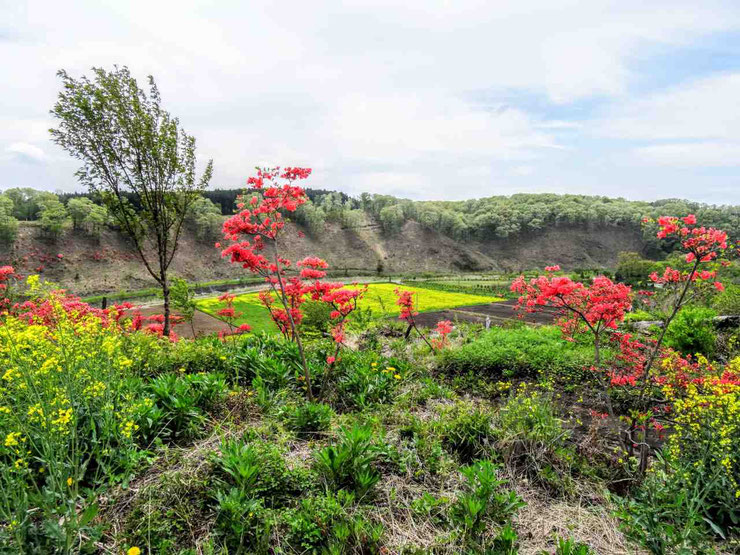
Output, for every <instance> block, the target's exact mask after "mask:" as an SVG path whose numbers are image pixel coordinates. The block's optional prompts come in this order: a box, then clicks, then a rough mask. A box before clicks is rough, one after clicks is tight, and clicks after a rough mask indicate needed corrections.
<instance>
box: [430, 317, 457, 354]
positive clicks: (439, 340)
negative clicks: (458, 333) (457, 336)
mask: <svg viewBox="0 0 740 555" xmlns="http://www.w3.org/2000/svg"><path fill="white" fill-rule="evenodd" d="M452 329H453V328H452V322H450V321H449V320H440V321H439V322H437V327H436V328H435V329H434V331H436V332H437V337H434V338H433V339H432V345H433V346H434V348H435V349H437V350H438V351H439V350H442V349H444V348H445V347H447V346H448V345H449V339H448V337H447V336H448V335H450V333H452Z"/></svg>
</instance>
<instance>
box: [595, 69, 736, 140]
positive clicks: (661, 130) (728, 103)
mask: <svg viewBox="0 0 740 555" xmlns="http://www.w3.org/2000/svg"><path fill="white" fill-rule="evenodd" d="M739 98H740V73H725V74H720V75H714V76H711V77H707V78H702V79H698V80H695V81H693V82H689V83H682V84H680V85H677V86H675V87H672V88H671V89H669V90H667V91H662V92H660V93H657V94H654V95H652V96H650V97H648V98H644V99H638V100H634V101H632V102H627V103H625V104H623V105H622V106H621V107H619V108H617V109H614V110H612V111H610V112H609V113H607V114H606V115H605V118H604V121H603V122H601V125H600V127H599V130H600V132H602V133H603V134H605V135H607V136H611V137H619V138H625V139H639V140H661V139H670V140H674V139H732V140H740V110H738V99H739Z"/></svg>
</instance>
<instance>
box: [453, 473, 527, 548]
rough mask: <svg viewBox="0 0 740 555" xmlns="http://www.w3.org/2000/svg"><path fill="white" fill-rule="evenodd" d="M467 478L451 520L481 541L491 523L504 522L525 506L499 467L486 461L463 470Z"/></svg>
mask: <svg viewBox="0 0 740 555" xmlns="http://www.w3.org/2000/svg"><path fill="white" fill-rule="evenodd" d="M460 472H462V474H463V476H464V477H465V480H466V482H465V486H464V488H465V490H464V492H463V493H461V494H460V495H459V496H458V497H457V499H456V500H455V502H454V503H453V504H452V506H451V507H450V515H449V517H450V522H451V523H452V524H453V526H456V527H458V528H459V529H461V531H462V534H463V536H464V537H465V538H466V539H468V540H473V541H475V540H478V539H479V538H480V536H481V535H482V534H483V532H484V531H485V530H486V529H487V527H488V526H489V523H491V522H492V523H494V524H498V525H503V524H504V523H506V522H507V521H509V520H510V519H511V518H512V517H513V516H514V515H515V514H516V512H517V511H518V510H519V509H520V508H521V507H523V506H524V505H525V503H524V502H523V501H522V499H521V498H520V497H519V496H518V495H517V494H516V493H515V492H514V491H510V490H506V489H503V488H502V486H503V485H505V484H506V481H505V480H499V479H498V476H497V467H496V465H494V464H493V463H492V462H491V461H488V460H483V461H479V462H477V463H475V464H473V465H470V466H464V467H462V468H461V469H460Z"/></svg>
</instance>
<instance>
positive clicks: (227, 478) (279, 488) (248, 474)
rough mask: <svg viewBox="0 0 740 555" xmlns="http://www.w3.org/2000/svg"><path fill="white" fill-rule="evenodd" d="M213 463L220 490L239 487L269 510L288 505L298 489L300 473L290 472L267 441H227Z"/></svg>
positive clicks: (277, 450)
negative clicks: (269, 508) (260, 501)
mask: <svg viewBox="0 0 740 555" xmlns="http://www.w3.org/2000/svg"><path fill="white" fill-rule="evenodd" d="M212 460H213V462H214V464H215V467H216V480H217V484H218V486H219V487H220V489H229V488H236V489H238V490H240V491H242V492H244V493H245V494H247V495H248V496H249V497H255V498H259V499H260V500H262V501H263V502H264V504H265V505H266V506H268V507H280V506H283V505H285V504H286V503H287V502H288V501H290V499H291V498H292V496H293V495H294V494H295V493H296V492H297V491H298V490H299V483H300V476H299V473H298V472H294V471H291V470H289V469H288V466H287V465H286V463H285V459H284V458H283V455H282V452H281V450H280V448H279V447H277V446H276V445H274V444H272V443H269V442H267V441H262V440H253V441H249V442H246V441H244V440H239V439H236V440H228V439H227V440H224V441H222V442H221V446H220V448H219V451H217V452H216V453H215V454H214V455H213V457H212Z"/></svg>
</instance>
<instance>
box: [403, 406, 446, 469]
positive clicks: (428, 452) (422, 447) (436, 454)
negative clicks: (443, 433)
mask: <svg viewBox="0 0 740 555" xmlns="http://www.w3.org/2000/svg"><path fill="white" fill-rule="evenodd" d="M399 437H400V439H401V441H402V443H401V450H400V462H401V464H403V465H404V467H405V468H406V470H407V471H410V472H412V473H413V475H414V477H415V478H423V477H424V476H427V475H432V476H433V475H436V474H438V473H439V472H441V471H442V470H443V468H444V467H445V466H449V465H450V464H452V463H453V461H452V460H451V459H450V456H449V455H448V454H447V453H446V452H445V449H444V447H443V444H442V439H441V438H440V437H439V433H438V432H437V430H435V425H434V424H428V423H425V422H422V421H421V420H419V419H418V418H416V417H414V416H412V417H411V418H410V420H409V422H408V423H406V424H404V425H402V426H401V427H400V428H399Z"/></svg>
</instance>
